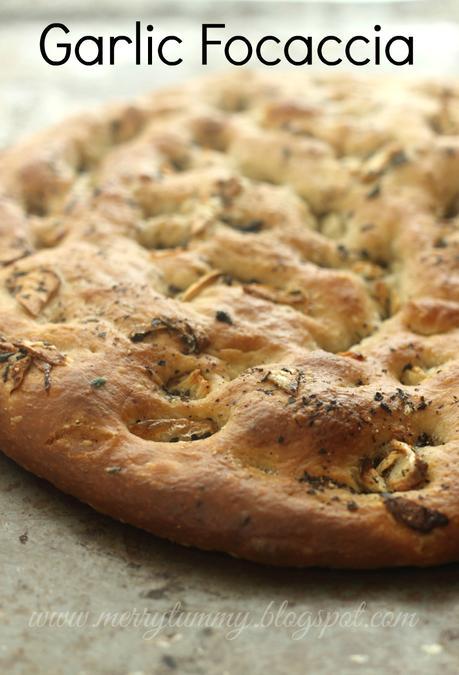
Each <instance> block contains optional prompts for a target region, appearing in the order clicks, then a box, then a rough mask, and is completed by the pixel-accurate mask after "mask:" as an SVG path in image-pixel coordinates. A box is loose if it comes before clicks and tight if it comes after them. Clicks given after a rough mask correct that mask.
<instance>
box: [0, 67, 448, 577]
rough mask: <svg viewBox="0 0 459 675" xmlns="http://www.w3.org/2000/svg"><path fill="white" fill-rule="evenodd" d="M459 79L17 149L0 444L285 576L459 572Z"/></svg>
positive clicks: (253, 78)
mask: <svg viewBox="0 0 459 675" xmlns="http://www.w3.org/2000/svg"><path fill="white" fill-rule="evenodd" d="M458 214H459V86H458V85H457V84H455V83H451V82H446V83H442V82H435V83H429V82H422V81H411V80H402V79H397V78H392V77H380V78H375V77H371V78H370V77H368V78H360V77H359V78H357V77H353V76H349V75H340V76H336V77H330V76H327V77H325V76H322V75H318V76H314V77H308V76H304V75H297V74H288V75H271V74H269V75H263V74H251V73H247V72H243V73H241V72H238V73H236V74H230V75H228V76H224V77H221V76H220V77H216V78H210V79H207V80H203V81H197V82H192V83H190V84H187V85H184V86H182V87H180V88H177V89H171V90H168V91H164V92H159V93H155V94H154V95H152V96H151V97H147V98H145V99H142V100H140V101H136V102H135V103H133V104H129V105H121V106H115V107H110V108H108V109H104V110H102V111H100V112H96V113H90V114H86V115H82V116H81V117H79V118H75V119H72V120H69V121H67V122H65V123H64V124H62V125H61V126H59V127H57V128H54V129H52V130H50V131H47V132H45V133H43V134H41V135H39V136H37V137H35V138H34V139H32V140H30V141H27V142H25V143H23V144H21V145H20V146H18V147H16V148H12V149H9V150H6V151H4V152H3V153H2V156H1V162H0V376H1V377H0V448H1V449H2V450H3V451H4V452H5V453H6V454H8V455H9V456H10V457H12V458H13V459H15V460H16V461H17V462H19V463H20V464H21V465H23V466H24V467H26V468H27V469H29V470H31V471H33V472H34V473H36V474H38V475H40V476H43V477H45V478H47V479H48V480H49V481H51V482H52V483H54V484H55V485H56V486H58V487H59V488H61V489H62V490H64V491H66V492H68V493H70V494H72V495H75V496H76V497H78V498H80V499H81V500H83V501H85V502H88V503H89V504H91V505H92V506H94V507H95V508H96V509H98V510H99V511H101V512H104V513H107V514H110V515H112V516H114V517H116V518H119V519H121V520H123V521H127V522H129V523H132V524H134V525H137V526H140V527H142V528H145V529H147V530H149V531H151V532H153V533H155V534H157V535H160V536H162V537H167V538H169V539H171V540H174V541H177V542H180V543H182V544H187V545H193V546H198V547H201V548H204V549H216V550H221V551H227V552H229V553H231V554H233V555H236V556H241V557H245V558H248V559H251V560H256V561H261V562H265V563H271V564H279V565H298V566H301V565H321V566H331V567H377V566H392V565H411V564H413V565H431V564H436V563H442V562H446V561H451V560H458V559H459V463H458V459H459V387H458V378H459V330H458V329H459V230H458V223H459V217H458Z"/></svg>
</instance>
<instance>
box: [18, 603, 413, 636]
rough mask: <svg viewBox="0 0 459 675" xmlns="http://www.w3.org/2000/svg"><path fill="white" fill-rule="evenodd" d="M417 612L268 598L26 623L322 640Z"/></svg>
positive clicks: (41, 614)
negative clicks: (242, 604) (247, 604)
mask: <svg viewBox="0 0 459 675" xmlns="http://www.w3.org/2000/svg"><path fill="white" fill-rule="evenodd" d="M418 621H419V617H418V616H417V614H416V613H415V612H411V613H410V612H400V611H398V612H392V611H387V610H384V611H376V612H370V611H369V610H368V607H367V603H366V602H361V603H360V604H359V605H358V606H355V607H353V608H351V609H320V610H317V611H311V610H297V609H295V608H294V607H292V606H290V605H289V603H288V601H287V600H285V601H284V602H282V603H276V602H274V601H271V602H269V603H268V604H267V605H266V607H265V608H263V609H261V610H259V611H258V612H256V613H255V612H253V611H237V612H235V611H215V610H213V611H206V610H201V609H200V610H193V609H188V608H187V609H185V608H184V607H183V605H182V603H181V602H176V603H175V605H173V606H172V607H170V608H169V609H167V610H165V611H154V610H153V611H152V610H151V609H148V608H141V609H139V608H135V607H134V608H132V609H128V610H123V611H111V610H104V611H101V612H90V611H72V610H60V611H50V610H47V611H34V612H32V614H31V615H30V617H29V621H28V625H29V628H34V629H37V630H39V629H41V628H53V629H66V628H67V629H75V630H79V629H88V628H89V629H102V628H106V627H111V628H122V629H136V630H140V631H141V632H142V638H143V639H144V640H153V639H155V638H156V637H159V636H160V635H161V634H162V633H163V632H165V631H170V630H171V629H177V630H187V629H196V628H201V629H202V628H212V629H216V630H219V631H222V632H223V633H224V636H225V638H226V639H228V640H235V639H237V638H238V637H240V635H241V634H242V633H243V632H244V631H246V630H248V629H255V630H262V629H267V628H270V629H272V628H278V629H284V630H286V631H287V632H288V635H289V637H290V638H291V639H292V640H301V639H304V638H306V637H307V636H309V635H313V636H314V637H316V638H318V639H321V638H323V637H324V636H325V635H326V634H327V632H328V631H330V630H332V629H333V628H345V629H346V628H348V629H353V628H398V629H400V628H415V627H416V625H417V624H418Z"/></svg>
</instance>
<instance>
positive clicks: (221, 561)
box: [0, 0, 459, 675]
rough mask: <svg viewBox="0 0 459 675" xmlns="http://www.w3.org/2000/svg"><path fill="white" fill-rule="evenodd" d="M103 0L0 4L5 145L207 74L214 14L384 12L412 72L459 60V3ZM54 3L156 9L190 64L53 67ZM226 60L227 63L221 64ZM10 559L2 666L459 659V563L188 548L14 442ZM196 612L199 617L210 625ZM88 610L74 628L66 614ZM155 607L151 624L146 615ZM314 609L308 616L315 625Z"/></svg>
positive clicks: (195, 667)
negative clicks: (399, 35)
mask: <svg viewBox="0 0 459 675" xmlns="http://www.w3.org/2000/svg"><path fill="white" fill-rule="evenodd" d="M93 4H94V3H93V2H86V0H84V1H83V2H80V3H68V2H65V3H64V2H62V0H54V1H53V2H44V1H43V0H35V1H34V2H30V1H29V0H25V1H22V2H17V1H16V0H15V1H13V0H2V2H1V3H0V16H1V17H4V20H3V21H2V22H1V24H0V100H1V101H2V106H1V108H0V145H4V144H8V143H11V142H12V141H14V140H15V139H16V138H19V137H22V136H24V135H26V134H27V133H28V132H30V131H32V130H35V129H38V128H40V127H42V126H44V125H46V124H49V123H51V122H53V121H56V120H58V119H60V118H62V117H63V116H64V115H65V114H67V113H69V112H74V111H75V110H77V109H80V108H84V107H86V106H88V105H95V104H97V103H98V102H99V101H101V100H105V99H107V98H113V97H125V96H130V95H134V94H137V93H141V92H142V91H145V90H147V89H151V88H154V87H157V86H159V85H162V84H164V83H166V82H171V81H177V82H178V81H181V80H183V79H185V78H187V77H188V76H190V75H191V74H195V73H196V72H198V71H200V69H199V68H198V66H197V56H196V49H195V47H194V41H195V40H196V26H197V24H198V23H200V22H201V20H210V19H213V18H215V16H218V15H219V13H220V14H221V15H224V16H225V19H226V17H228V18H229V19H230V21H231V26H232V27H233V29H234V30H235V31H236V30H241V29H244V30H245V31H246V32H248V33H249V34H256V33H260V34H261V33H263V32H269V31H270V30H272V27H273V22H274V25H275V26H276V30H277V31H278V32H279V33H283V34H291V33H292V30H293V29H294V28H295V25H296V24H298V25H299V23H300V20H302V21H303V23H302V24H301V25H302V27H304V31H305V32H310V31H309V28H310V27H311V26H312V27H313V30H314V31H316V32H318V33H320V32H324V30H326V31H327V32H331V31H332V30H336V24H339V25H340V26H341V29H342V30H345V29H346V28H349V26H350V25H351V24H349V21H350V22H351V23H352V29H353V31H354V32H356V29H357V28H358V26H359V25H363V24H366V25H367V26H368V24H369V22H372V21H377V20H379V21H381V19H382V18H384V19H386V20H387V21H386V25H388V26H389V28H391V30H394V28H396V27H399V28H401V29H402V30H405V32H406V30H407V27H409V28H410V29H412V30H413V32H415V34H416V36H418V37H419V45H420V47H419V52H418V54H419V56H418V63H417V70H418V71H421V72H426V73H437V72H440V73H447V72H456V68H457V65H458V64H459V58H458V54H457V52H458V47H457V45H458V44H459V40H457V37H458V32H459V31H458V28H457V26H456V25H453V24H452V23H447V22H445V19H452V18H453V17H454V14H455V13H456V14H459V7H458V5H459V3H454V2H445V3H443V4H442V3H431V2H429V3H425V2H424V3H420V5H419V7H420V6H421V5H422V7H423V9H421V10H418V12H417V13H416V14H412V12H414V11H415V10H414V9H413V8H414V5H415V4H417V3H406V6H403V7H402V6H401V5H400V6H398V5H397V6H394V7H391V8H390V9H387V10H384V13H383V14H382V9H381V8H377V9H374V8H373V9H371V8H362V9H361V10H359V11H358V12H357V13H355V14H352V15H351V14H349V10H348V9H346V8H343V9H340V10H339V11H338V10H337V9H334V10H330V8H325V9H320V10H319V9H314V10H312V9H311V8H309V9H307V11H306V9H304V8H303V9H299V8H300V5H301V3H296V4H295V7H294V9H293V10H291V9H290V5H289V7H286V6H284V8H283V9H282V10H281V9H280V8H279V6H277V7H274V8H272V9H269V10H268V9H267V3H252V5H251V7H249V9H246V8H245V7H242V6H241V7H240V9H235V6H236V5H237V3H230V4H228V3H227V5H226V9H224V10H221V9H220V7H222V6H223V3H218V5H217V4H215V5H214V6H213V8H212V7H211V6H210V3H205V5H204V6H203V5H201V6H200V10H198V9H197V8H196V4H195V3H193V4H190V3H188V5H187V6H186V7H185V9H183V3H173V4H169V5H167V4H166V3H163V2H161V3H150V2H144V1H143V0H134V1H133V2H132V3H130V5H129V7H126V5H125V3H121V2H114V1H113V0H103V1H102V0H101V2H99V3H98V5H97V8H96V11H95V12H94V14H93V15H92V16H91V17H88V16H87V10H88V7H90V6H91V5H93ZM278 4H279V3H278ZM408 5H410V6H411V5H412V7H410V8H409V9H408V7H407V6H408ZM434 5H436V8H435V9H432V7H433V6H434ZM69 6H71V9H69ZM217 7H218V9H217ZM254 7H256V9H254ZM456 10H457V11H456ZM56 12H62V14H63V15H64V16H65V17H67V18H68V20H69V25H70V24H71V26H72V29H73V30H75V33H81V32H84V31H86V32H91V33H96V34H97V33H98V31H102V32H104V33H105V34H109V33H112V34H114V33H116V32H125V31H126V30H128V29H129V26H130V25H131V23H132V20H133V18H134V19H135V18H138V16H140V14H136V13H137V12H139V13H140V12H143V13H144V14H147V15H148V14H149V15H150V16H156V17H160V22H159V23H160V24H161V29H162V30H164V31H167V30H169V29H175V30H177V31H178V30H180V33H181V34H183V35H184V36H186V38H187V43H188V49H189V51H188V53H187V59H186V64H185V65H184V66H183V67H181V68H178V69H165V68H162V69H160V68H158V67H154V68H148V67H143V68H142V67H140V68H135V67H132V66H131V65H130V64H129V62H128V61H125V62H123V63H121V64H120V65H119V66H118V67H117V68H112V69H110V68H105V67H104V68H100V69H96V70H88V69H84V68H82V67H77V66H76V65H69V66H68V67H65V68H51V67H50V66H46V64H44V63H43V61H42V60H41V59H40V57H39V54H38V50H37V41H38V36H39V33H40V31H41V30H42V28H43V27H44V25H46V21H49V20H53V19H54V20H57V18H58V17H57V15H56ZM104 12H105V14H104ZM222 12H223V14H222ZM298 12H300V13H299V14H298ZM305 12H306V13H305ZM410 12H411V14H410ZM95 14H97V15H98V18H96V17H95ZM424 16H429V22H426V21H424V19H423V17H424ZM104 17H105V18H104ZM331 17H334V19H333V22H332V21H331ZM280 18H282V21H281V20H280ZM308 21H309V23H308ZM343 21H344V22H346V21H347V22H348V23H347V24H346V23H344V24H343ZM370 25H371V23H370ZM295 32H298V27H297V26H296V31H295ZM221 65H222V63H221V62H219V61H218V60H216V61H215V62H214V64H213V67H214V68H215V69H217V68H218V67H220V66H221ZM201 72H203V70H202V69H201ZM360 545H361V546H365V542H364V541H362V542H361V543H360ZM0 571H1V574H0V672H1V673H27V675H28V674H29V673H30V674H32V675H33V674H34V673H40V674H41V673H50V674H52V675H54V674H59V673H64V674H65V675H67V673H70V674H74V673H75V674H77V673H88V674H93V673H96V674H98V673H102V674H105V673H107V675H108V674H109V673H110V675H127V674H128V673H131V674H132V675H134V674H136V675H140V674H141V673H145V674H150V673H169V672H174V671H175V672H178V673H210V674H213V673H219V674H222V675H224V674H226V673H227V674H228V675H233V674H236V673H237V674H239V673H248V672H250V673H254V674H255V675H256V674H257V673H262V672H270V673H274V674H277V673H286V672H289V673H314V674H317V675H328V673H340V674H341V673H342V674H343V675H353V674H354V673H364V674H365V675H371V674H373V673H374V674H377V673H383V672H386V671H390V672H393V673H395V674H398V673H400V674H402V673H403V674H405V673H436V672H443V673H445V675H449V674H450V673H451V674H453V673H454V674H455V673H457V672H458V664H459V607H458V598H459V566H457V565H451V566H447V567H443V568H437V569H432V570H399V571H391V572H384V571H380V572H367V573H362V572H355V573H353V572H330V571H323V570H322V571H320V570H304V571H299V570H274V569H268V568H263V567H259V566H256V565H251V564H249V563H245V562H243V561H238V560H233V559H230V558H229V557H226V556H223V555H218V554H211V553H202V552H199V551H194V550H189V549H184V548H181V547H177V546H174V545H173V544H169V543H167V542H163V541H160V540H158V539H156V538H154V537H152V536H149V535H147V534H145V533H143V532H140V531H137V530H135V529H134V528H131V527H129V526H127V525H122V524H120V523H116V522H114V521H112V520H110V519H108V518H105V517H103V516H101V515H99V514H97V513H95V512H93V511H92V510H91V509H90V508H88V507H86V506H84V505H82V504H80V503H78V502H77V501H75V500H73V499H72V498H70V497H67V496H65V495H62V494H60V493H59V492H57V491H56V490H54V489H53V488H52V487H51V486H49V485H48V484H47V483H45V482H44V481H41V480H39V479H37V478H35V477H33V476H31V475H29V474H27V473H26V472H25V471H22V470H21V469H19V468H18V467H16V466H15V465H14V464H13V463H12V462H10V461H9V460H7V459H6V458H5V457H3V456H0ZM177 603H179V604H177ZM285 603H288V604H287V605H286V604H285ZM362 603H364V605H362ZM174 607H175V610H174ZM359 608H360V609H359ZM35 612H42V614H41V615H40V617H38V616H37V615H36V614H34V613H35ZM55 612H60V613H61V614H59V615H58V616H57V615H54V614H53V613H55ZM125 612H127V614H123V613H125ZM196 612H200V613H202V616H201V625H196V624H197V622H198V621H197V619H198V617H197V616H196V614H195V613H196ZM43 613H44V614H43ZM73 613H76V614H73ZM107 613H108V614H107ZM216 613H220V614H219V615H216ZM222 613H225V615H223V614H222ZM400 613H401V614H402V615H404V616H402V615H401V614H400ZM275 616H276V617H277V618H276V621H275V622H274V617H275ZM139 617H140V618H139ZM77 619H78V622H79V624H80V625H79V626H77V625H73V626H71V625H68V624H69V623H71V622H72V621H73V622H75V621H76V620H77ZM37 620H38V622H39V623H43V624H44V625H41V626H37V625H36V623H37ZM159 620H161V621H162V622H163V627H162V629H161V630H160V631H159V632H158V631H156V630H155V629H154V627H153V626H152V625H151V623H152V622H153V621H155V625H157V622H158V621H159ZM56 621H60V622H64V623H66V624H67V625H63V626H56V625H55V622H56ZM311 621H312V622H313V623H314V624H315V625H314V626H312V627H310V629H309V630H308V625H309V622H311ZM383 621H386V622H389V623H390V624H391V625H388V626H383V625H381V623H382V622H383ZM184 622H186V623H187V624H193V622H194V625H183V623H184ZM231 622H232V624H233V630H231V628H230V627H229V626H228V625H227V624H228V623H231ZM235 622H236V623H235ZM262 622H264V626H261V625H257V624H260V623H262ZM372 622H373V624H374V625H371V623H372ZM404 622H405V623H404ZM136 623H137V625H136ZM241 623H242V626H241ZM394 623H395V625H394ZM204 624H207V625H204ZM234 624H235V625H234ZM288 624H293V625H288Z"/></svg>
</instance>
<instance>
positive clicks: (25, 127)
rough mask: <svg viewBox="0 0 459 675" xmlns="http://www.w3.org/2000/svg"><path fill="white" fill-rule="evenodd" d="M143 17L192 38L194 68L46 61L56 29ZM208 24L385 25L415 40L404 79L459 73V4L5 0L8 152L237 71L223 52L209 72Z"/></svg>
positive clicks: (350, 28)
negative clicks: (121, 103) (44, 35)
mask: <svg viewBox="0 0 459 675" xmlns="http://www.w3.org/2000/svg"><path fill="white" fill-rule="evenodd" d="M136 19H140V20H143V21H144V22H145V24H146V23H147V22H151V23H152V24H153V25H154V26H155V29H154V35H155V36H156V37H157V38H158V37H161V35H164V34H167V33H173V34H177V35H179V36H180V37H182V38H183V40H184V43H183V44H182V45H181V55H182V56H183V57H184V63H183V64H181V65H180V66H177V67H166V66H164V65H162V64H160V63H155V65H153V66H146V65H145V66H136V65H134V64H133V56H132V51H130V50H129V48H126V49H120V51H119V52H117V53H118V55H119V60H118V62H117V64H116V66H109V65H107V66H94V67H85V66H82V65H80V64H79V63H78V62H76V60H75V59H72V61H71V62H70V63H68V64H66V65H63V66H59V67H53V66H50V65H48V64H46V63H45V61H44V60H43V59H42V57H41V55H40V52H39V39H40V34H41V32H42V31H43V29H44V28H45V26H47V25H48V24H49V23H51V22H54V21H59V22H64V23H65V24H66V25H67V26H68V27H69V28H70V30H71V35H70V36H69V37H72V36H74V41H76V40H77V39H78V38H79V37H81V36H82V35H84V34H91V35H104V36H105V35H107V36H108V35H117V34H128V35H129V34H131V35H132V34H133V31H134V22H135V20H136ZM203 22H205V23H209V22H216V23H218V22H222V23H226V25H227V31H228V35H229V34H238V33H242V34H243V35H246V36H247V37H249V38H250V39H251V40H252V39H254V38H256V37H257V36H258V37H261V36H262V35H264V34H269V33H274V34H276V35H278V36H279V37H280V38H281V39H282V38H287V37H289V36H291V35H295V34H302V35H306V36H307V35H312V36H323V35H326V34H330V33H335V34H338V35H339V36H342V37H343V38H345V37H346V36H348V37H350V36H351V35H354V34H357V33H359V32H362V33H363V34H366V35H367V36H368V37H369V38H371V37H373V36H374V30H373V26H374V25H375V24H376V23H379V24H381V25H382V27H383V31H382V33H381V35H382V37H384V36H387V38H388V37H390V36H391V35H394V34H398V33H400V34H404V35H414V36H415V67H413V68H412V67H404V68H398V69H397V68H395V67H393V68H394V69H395V70H397V71H398V72H400V71H403V72H404V74H405V75H406V74H412V73H413V72H414V71H416V72H421V73H425V74H429V75H433V76H438V75H443V74H450V73H456V72H458V71H459V0H436V1H435V0H404V1H401V0H387V1H386V2H384V1H382V0H372V1H371V0H367V1H366V0H360V1H359V2H349V1H347V0H335V1H334V2H331V1H327V0H315V1H308V0H302V1H301V0H296V1H290V0H278V1H276V0H263V1H259V0H245V1H244V0H239V1H234V0H233V1H232V2H228V1H225V0H220V1H218V0H213V1H212V2H209V1H205V0H159V1H158V0H156V1H155V0H128V1H126V0H0V102H1V104H0V147H1V146H4V145H7V144H9V143H11V142H13V141H14V140H16V139H17V138H19V137H21V136H24V135H26V134H28V133H30V132H31V131H34V130H36V129H38V128H40V127H43V126H46V125H48V124H50V123H52V122H54V121H56V120H59V119H61V118H62V117H63V116H65V115H66V114H68V113H72V112H75V111H77V110H79V109H82V108H85V107H88V105H89V106H92V105H94V104H97V103H98V102H100V101H103V100H106V99H108V98H123V97H127V96H132V95H135V94H138V93H142V92H145V91H147V90H150V89H153V88H155V87H158V86H162V85H164V84H167V83H175V82H179V81H182V80H184V79H186V78H188V77H189V76H191V75H195V74H200V73H201V74H203V73H205V72H210V71H212V70H213V71H215V70H218V69H223V68H228V67H229V66H228V64H227V63H226V62H225V60H224V59H223V58H222V57H220V58H219V53H220V54H221V52H219V49H215V50H214V51H213V52H212V59H211V64H210V65H209V66H208V67H202V66H200V27H201V24H202V23H203ZM120 46H121V45H120ZM278 68H281V66H278ZM310 69H311V67H310V66H304V70H305V71H308V70H310ZM384 69H387V66H386V67H383V66H381V67H378V68H377V70H378V71H382V70H384ZM407 71H409V72H407Z"/></svg>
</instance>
